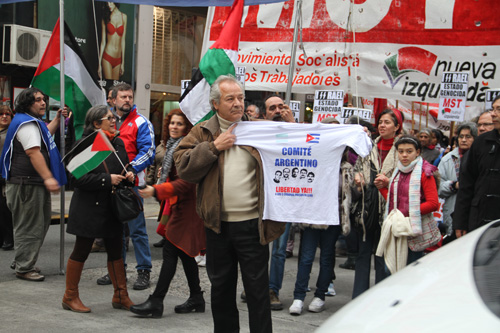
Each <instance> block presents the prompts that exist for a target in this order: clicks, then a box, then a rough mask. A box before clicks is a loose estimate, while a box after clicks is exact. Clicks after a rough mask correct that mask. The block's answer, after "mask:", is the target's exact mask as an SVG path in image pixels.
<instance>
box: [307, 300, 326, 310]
mask: <svg viewBox="0 0 500 333" xmlns="http://www.w3.org/2000/svg"><path fill="white" fill-rule="evenodd" d="M324 309H325V301H323V300H321V298H318V297H314V298H313V300H312V302H311V304H309V308H308V310H309V311H311V312H321V311H323V310H324Z"/></svg>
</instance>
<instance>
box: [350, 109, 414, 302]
mask: <svg viewBox="0 0 500 333" xmlns="http://www.w3.org/2000/svg"><path fill="white" fill-rule="evenodd" d="M403 121H404V118H403V115H402V113H401V112H399V111H398V110H391V109H386V110H384V111H382V113H381V114H380V116H379V118H378V122H377V123H378V132H379V134H380V136H379V137H378V138H377V139H375V144H374V146H373V149H372V152H371V153H370V155H369V156H367V157H366V158H359V159H358V162H357V164H356V166H355V170H356V171H359V173H357V174H356V175H355V178H354V181H355V182H356V185H357V186H359V187H361V186H363V188H364V196H365V197H370V198H371V199H373V200H371V201H370V204H369V205H367V202H366V201H365V202H364V203H365V207H364V209H365V212H367V213H365V212H363V214H364V220H363V222H362V223H364V225H363V227H362V228H361V229H360V230H358V242H359V254H358V258H357V259H356V264H355V274H354V287H353V291H352V298H356V297H357V296H359V295H360V294H362V293H363V292H364V291H366V290H367V289H368V288H369V287H370V271H371V258H372V257H373V256H374V254H375V250H376V249H377V245H378V242H379V238H380V224H381V222H382V220H381V219H382V213H383V212H384V210H383V209H384V207H385V206H384V205H385V202H384V200H383V197H382V196H381V195H380V194H379V193H378V190H377V188H382V187H387V185H388V184H389V179H390V178H389V177H391V175H392V173H393V171H394V170H395V169H396V166H397V162H398V155H397V150H396V147H395V143H396V142H397V137H398V135H399V134H400V133H401V131H402V128H403ZM362 204H363V202H358V203H357V205H362ZM367 206H368V207H367ZM358 220H359V219H358ZM374 257H375V283H378V282H380V281H382V280H383V279H385V278H386V277H387V274H386V271H385V264H384V260H383V258H381V257H376V256H374Z"/></svg>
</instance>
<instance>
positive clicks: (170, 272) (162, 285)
mask: <svg viewBox="0 0 500 333" xmlns="http://www.w3.org/2000/svg"><path fill="white" fill-rule="evenodd" d="M178 258H180V259H181V262H182V267H183V268H184V273H186V279H187V281H188V286H189V293H190V296H193V295H196V294H199V293H200V292H201V287H200V275H199V271H198V264H197V263H196V260H195V259H194V258H193V257H190V256H188V255H187V254H186V253H185V252H184V251H182V250H180V249H179V248H177V247H176V246H175V245H174V244H172V243H170V242H169V241H168V239H165V244H164V245H163V263H162V265H161V270H160V276H159V278H158V283H157V284H156V288H155V291H154V292H153V297H155V298H161V299H164V298H165V295H167V292H168V288H169V287H170V282H172V279H173V278H174V275H175V271H176V269H177V261H178Z"/></svg>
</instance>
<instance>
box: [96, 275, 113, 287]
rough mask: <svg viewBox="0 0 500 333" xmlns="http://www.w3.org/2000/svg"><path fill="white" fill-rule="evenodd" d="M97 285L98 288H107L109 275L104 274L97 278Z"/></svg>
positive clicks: (109, 282) (109, 281) (109, 279)
mask: <svg viewBox="0 0 500 333" xmlns="http://www.w3.org/2000/svg"><path fill="white" fill-rule="evenodd" d="M97 284H98V285H100V286H107V285H108V284H111V278H110V277H109V274H106V275H104V276H101V277H100V278H98V279H97Z"/></svg>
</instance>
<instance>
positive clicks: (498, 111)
mask: <svg viewBox="0 0 500 333" xmlns="http://www.w3.org/2000/svg"><path fill="white" fill-rule="evenodd" d="M490 112H494V113H496V114H500V107H498V106H497V107H495V108H493V109H491V110H490Z"/></svg>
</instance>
